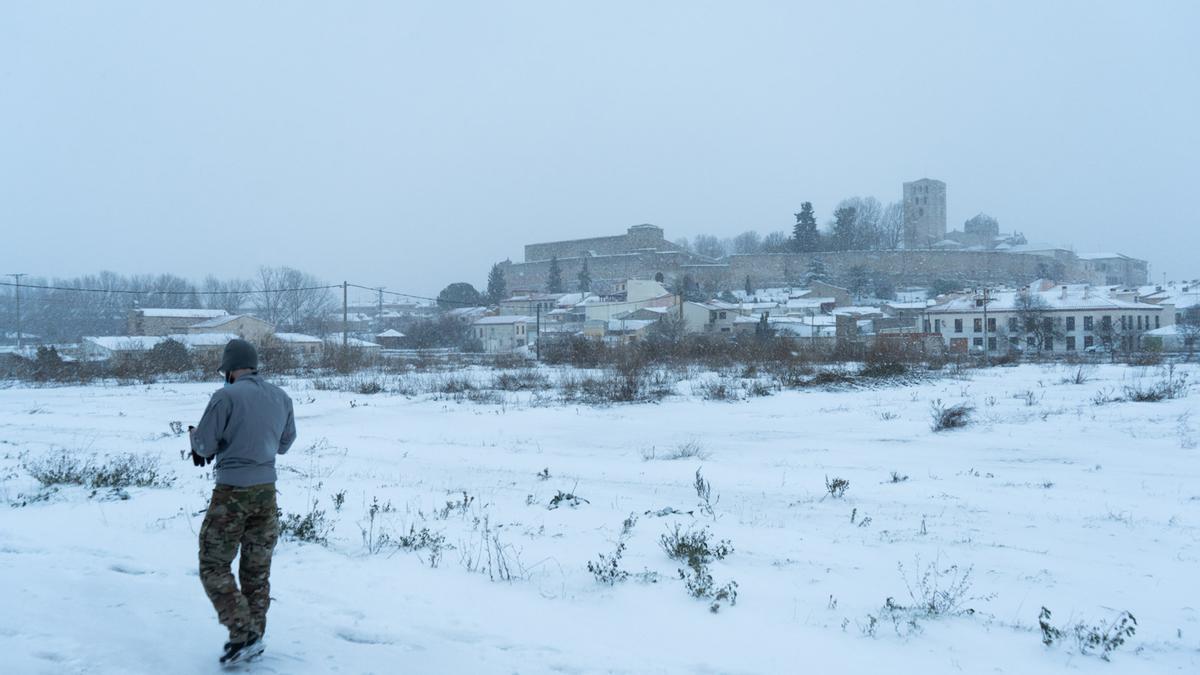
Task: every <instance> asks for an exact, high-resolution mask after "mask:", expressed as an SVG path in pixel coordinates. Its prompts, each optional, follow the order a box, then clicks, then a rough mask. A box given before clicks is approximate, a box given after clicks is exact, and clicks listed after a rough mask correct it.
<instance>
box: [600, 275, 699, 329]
mask: <svg viewBox="0 0 1200 675" xmlns="http://www.w3.org/2000/svg"><path fill="white" fill-rule="evenodd" d="M677 303H678V299H677V297H676V296H675V295H673V294H672V293H671V292H670V291H668V290H667V289H666V287H665V286H663V285H662V284H661V283H659V282H657V281H649V280H646V279H628V280H626V281H622V282H620V283H619V284H617V289H616V292H615V293H613V294H611V295H607V296H593V297H590V298H588V299H586V300H584V301H583V303H582V305H583V310H584V319H585V320H586V321H597V320H608V319H615V318H617V317H618V316H620V315H622V314H627V313H629V312H632V311H634V310H638V309H641V308H643V307H671V306H673V305H675V304H677Z"/></svg>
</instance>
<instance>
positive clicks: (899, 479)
mask: <svg viewBox="0 0 1200 675" xmlns="http://www.w3.org/2000/svg"><path fill="white" fill-rule="evenodd" d="M906 480H908V476H907V475H903V476H902V475H900V474H899V473H897V472H895V471H893V472H892V478H891V480H889V481H888V482H889V483H903V482H904V481H906Z"/></svg>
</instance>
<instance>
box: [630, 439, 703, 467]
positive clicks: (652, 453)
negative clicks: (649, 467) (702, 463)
mask: <svg viewBox="0 0 1200 675" xmlns="http://www.w3.org/2000/svg"><path fill="white" fill-rule="evenodd" d="M709 456H710V453H709V452H708V451H707V450H705V449H704V446H703V445H701V444H700V442H699V441H696V440H690V441H684V442H683V443H680V444H679V445H676V446H675V447H674V448H667V449H665V450H662V451H659V450H658V448H657V447H656V446H651V447H649V448H643V449H642V460H644V461H647V462H648V461H650V460H654V459H662V460H676V459H692V458H693V457H695V458H696V459H708V458H709Z"/></svg>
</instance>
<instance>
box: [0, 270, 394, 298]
mask: <svg viewBox="0 0 1200 675" xmlns="http://www.w3.org/2000/svg"><path fill="white" fill-rule="evenodd" d="M10 276H11V275H10ZM0 286H18V287H20V288H35V289H38V290H42V291H67V292H73V293H123V294H126V295H205V296H213V295H256V294H258V293H263V294H267V293H299V292H301V291H324V290H330V289H334V288H341V287H342V285H341V284H334V285H331V286H306V287H302V288H255V289H249V290H245V291H161V290H148V291H134V290H129V289H124V288H77V287H73V286H44V285H37V284H16V283H13V282H11V281H0ZM356 288H361V287H359V286H356ZM367 290H375V289H373V288H372V289H367Z"/></svg>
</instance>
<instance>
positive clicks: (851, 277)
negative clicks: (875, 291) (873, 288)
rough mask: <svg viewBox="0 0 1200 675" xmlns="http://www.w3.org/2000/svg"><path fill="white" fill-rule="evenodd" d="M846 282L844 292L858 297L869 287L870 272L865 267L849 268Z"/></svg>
mask: <svg viewBox="0 0 1200 675" xmlns="http://www.w3.org/2000/svg"><path fill="white" fill-rule="evenodd" d="M847 282H848V287H847V289H846V290H848V291H850V295H852V296H854V297H856V298H857V297H860V296H861V295H862V294H863V293H865V292H866V290H867V288H868V287H869V286H870V285H871V272H870V271H869V270H868V269H867V268H866V266H865V265H855V266H854V267H851V268H850V272H849V274H848V278H847Z"/></svg>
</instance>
